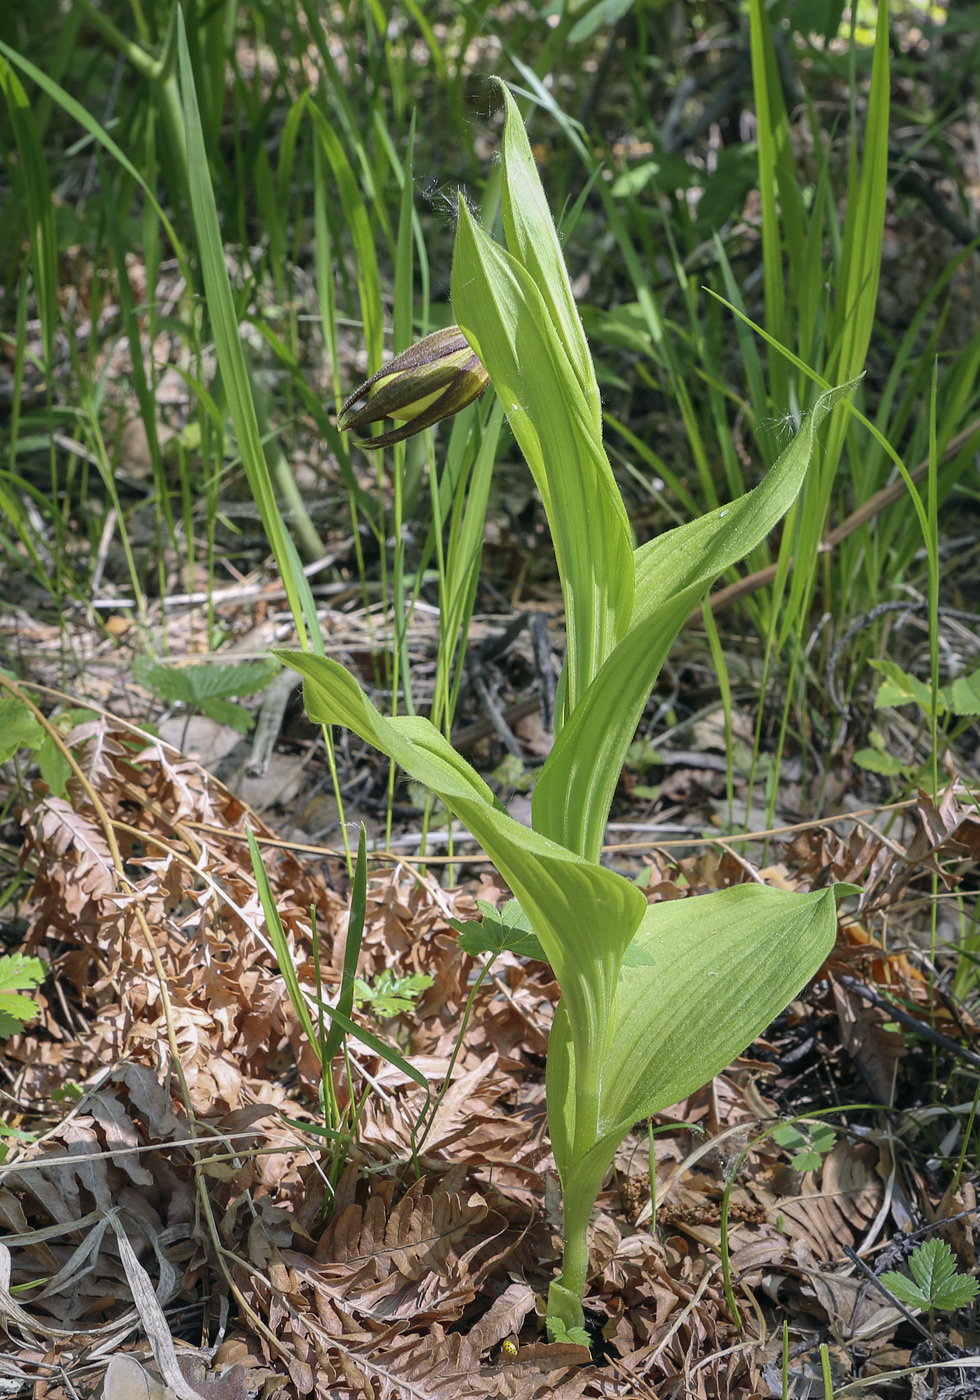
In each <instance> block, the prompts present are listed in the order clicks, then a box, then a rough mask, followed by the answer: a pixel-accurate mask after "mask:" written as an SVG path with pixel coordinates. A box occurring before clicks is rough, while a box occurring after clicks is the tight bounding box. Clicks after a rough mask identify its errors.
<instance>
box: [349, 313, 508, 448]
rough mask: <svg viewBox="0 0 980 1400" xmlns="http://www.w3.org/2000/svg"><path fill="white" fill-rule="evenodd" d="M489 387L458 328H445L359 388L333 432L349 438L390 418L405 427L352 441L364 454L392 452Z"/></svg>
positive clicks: (488, 379)
mask: <svg viewBox="0 0 980 1400" xmlns="http://www.w3.org/2000/svg"><path fill="white" fill-rule="evenodd" d="M489 383H490V376H489V374H487V372H486V370H485V369H484V367H483V364H482V363H481V361H480V359H479V356H477V355H476V354H475V353H474V352H473V350H472V349H471V347H470V343H469V341H468V340H467V339H466V336H465V335H464V334H463V332H462V331H461V330H460V328H459V326H447V327H446V329H445V330H441V331H433V333H432V334H431V335H427V336H425V338H424V339H422V340H419V341H417V342H416V343H415V344H414V345H410V346H409V347H408V349H407V350H403V351H402V352H401V354H400V355H396V356H395V358H394V359H393V360H390V361H389V362H388V364H386V365H385V366H384V368H383V369H379V370H378V372H377V374H374V375H372V376H371V378H370V379H369V380H368V381H367V382H366V383H365V384H362V385H361V387H360V388H359V389H358V390H356V392H355V393H353V394H351V396H350V398H349V399H348V400H347V402H346V403H345V404H344V406H343V408H342V409H341V410H340V416H339V418H338V419H337V426H338V427H339V428H340V429H341V430H342V431H343V432H348V431H349V430H350V429H351V428H365V427H367V426H368V425H369V424H371V423H380V422H382V421H383V420H384V419H385V418H393V419H395V420H396V421H397V422H401V423H402V424H403V425H404V426H403V427H401V428H395V429H393V430H392V431H391V432H388V433H381V434H380V435H379V436H378V437H372V438H357V439H356V441H357V445H358V446H359V447H364V448H367V449H376V448H379V447H390V446H392V444H393V443H396V442H404V440H405V439H406V438H409V437H414V436H415V434H416V433H421V432H424V430H425V429H426V428H431V427H432V425H433V423H438V422H439V421H440V420H441V419H443V418H449V417H450V416H451V415H452V414H454V413H458V412H459V411H460V409H461V408H465V407H466V406H467V404H471V403H473V401H474V400H475V399H478V398H479V397H480V395H481V394H482V393H483V391H484V389H485V388H486V387H487V385H488V384H489Z"/></svg>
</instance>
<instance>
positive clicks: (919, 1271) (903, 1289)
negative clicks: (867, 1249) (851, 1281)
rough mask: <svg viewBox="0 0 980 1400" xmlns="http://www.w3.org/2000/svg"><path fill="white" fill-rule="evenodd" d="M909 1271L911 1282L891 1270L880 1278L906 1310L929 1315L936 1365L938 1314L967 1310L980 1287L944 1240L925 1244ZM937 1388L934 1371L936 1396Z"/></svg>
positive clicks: (912, 1257) (912, 1258) (914, 1254)
mask: <svg viewBox="0 0 980 1400" xmlns="http://www.w3.org/2000/svg"><path fill="white" fill-rule="evenodd" d="M909 1268H910V1269H911V1270H912V1278H909V1277H908V1276H907V1275H906V1274H900V1273H897V1272H896V1271H895V1270H894V1269H889V1270H888V1271H887V1272H886V1273H883V1274H882V1275H881V1280H880V1281H881V1282H882V1283H883V1284H884V1286H885V1287H886V1288H887V1289H889V1290H890V1292H892V1293H893V1294H894V1295H895V1297H896V1298H897V1299H898V1301H899V1302H900V1303H904V1305H905V1306H906V1307H907V1308H920V1309H921V1310H922V1311H923V1312H925V1313H928V1314H929V1341H930V1343H931V1345H932V1360H933V1365H935V1361H936V1313H937V1312H956V1311H957V1310H958V1309H959V1308H965V1307H966V1306H967V1304H968V1303H972V1302H973V1300H974V1298H975V1297H976V1296H977V1288H978V1286H980V1285H978V1284H977V1281H976V1279H975V1278H973V1277H972V1276H971V1275H969V1274H961V1273H960V1272H959V1270H958V1269H957V1267H956V1260H955V1258H954V1257H953V1251H952V1250H951V1249H950V1247H949V1245H948V1244H947V1243H946V1241H945V1240H940V1239H931V1240H925V1241H924V1242H923V1243H922V1244H920V1245H917V1246H916V1248H915V1249H913V1251H912V1253H911V1254H910V1255H909ZM938 1388H939V1380H938V1372H937V1371H933V1377H932V1393H933V1396H935V1395H936V1393H937V1391H938Z"/></svg>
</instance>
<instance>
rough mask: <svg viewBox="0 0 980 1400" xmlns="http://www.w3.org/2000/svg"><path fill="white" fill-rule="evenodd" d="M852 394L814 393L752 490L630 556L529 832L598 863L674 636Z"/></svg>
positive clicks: (750, 542)
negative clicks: (628, 606) (625, 587)
mask: <svg viewBox="0 0 980 1400" xmlns="http://www.w3.org/2000/svg"><path fill="white" fill-rule="evenodd" d="M852 388H853V385H843V386H841V387H839V388H836V389H832V390H830V391H829V392H828V393H826V394H822V395H821V397H820V398H819V399H818V401H817V403H816V405H815V406H814V408H813V411H812V412H811V413H810V414H809V415H808V416H807V418H805V419H804V421H803V424H802V426H801V428H800V431H799V432H798V433H797V435H796V437H795V438H794V439H793V441H792V442H791V443H790V444H789V446H788V447H787V448H786V450H785V452H783V454H782V456H781V457H780V458H779V460H778V462H776V464H775V465H774V466H773V468H772V470H771V471H770V472H769V473H768V475H767V476H766V477H765V479H764V480H763V481H762V482H761V483H760V484H759V485H758V486H757V487H756V488H755V490H754V491H750V492H748V494H747V495H745V496H742V497H740V498H739V500H737V501H733V502H732V504H731V505H728V506H721V507H719V509H718V510H714V511H711V512H710V513H709V514H708V515H705V516H702V517H701V519H700V520H693V521H691V522H690V523H689V524H687V525H680V526H678V527H677V528H676V529H674V530H669V531H667V532H666V533H665V534H663V535H660V536H658V538H657V539H655V540H652V541H651V542H650V543H649V544H646V545H643V546H642V547H641V548H640V549H638V550H637V551H636V553H635V556H634V557H635V561H636V591H635V599H634V608H633V616H632V620H631V624H630V628H629V631H628V632H627V634H626V636H625V637H624V639H623V640H622V642H620V644H619V646H618V647H617V648H616V650H615V651H614V652H613V654H612V655H611V656H610V657H609V659H608V661H607V662H606V663H605V665H604V666H603V667H602V670H601V671H600V672H599V674H598V676H597V677H596V679H595V681H594V682H593V683H592V685H591V686H590V687H589V689H588V691H587V693H586V694H585V696H584V697H583V698H582V700H581V701H580V703H579V704H578V705H577V706H576V708H575V710H574V712H573V713H572V714H571V715H570V716H569V719H568V722H567V723H566V724H565V726H564V728H563V729H562V732H561V734H560V735H559V737H558V739H557V740H556V742H555V746H554V748H553V749H552V751H551V754H550V755H549V757H548V760H547V762H546V763H545V765H544V767H543V769H542V771H541V775H540V777H539V778H538V782H537V786H536V787H535V789H534V799H533V812H534V827H535V830H536V831H542V832H545V833H547V834H548V835H550V836H552V837H558V838H559V839H561V840H562V842H563V843H564V844H565V845H568V846H570V847H571V848H572V849H573V850H576V851H580V852H581V853H582V854H583V855H584V856H586V857H587V858H588V859H592V860H595V859H598V855H599V851H600V849H601V846H602V841H603V838H604V834H605V827H606V821H607V820H608V815H609V808H610V805H611V803H612V798H613V792H614V790H615V786H616V782H617V781H618V778H619V774H620V772H621V770H622V766H623V763H624V761H625V758H626V750H627V748H628V747H629V745H630V743H631V742H632V739H633V736H634V734H635V732H636V726H637V724H638V723H639V719H640V715H641V714H642V712H643V707H644V705H645V704H646V701H647V697H648V696H649V694H650V691H651V689H652V687H653V685H654V683H655V681H656V679H657V675H658V673H659V671H660V668H661V666H662V665H663V663H664V660H665V658H666V655H667V652H668V651H669V650H670V647H671V645H672V644H673V642H674V639H675V637H676V636H677V633H678V632H679V631H680V629H681V627H682V626H683V624H684V621H685V619H686V618H687V616H688V614H689V613H690V611H691V609H692V608H693V607H694V606H695V604H696V603H697V601H698V599H699V598H700V597H701V596H702V595H703V593H704V592H705V590H706V589H707V588H709V587H710V585H711V584H712V583H713V582H714V580H715V579H716V578H717V577H718V576H719V574H721V573H723V572H724V570H725V569H727V568H729V567H730V566H731V565H732V564H734V563H736V562H737V561H738V560H739V559H741V558H742V557H743V556H744V555H745V554H747V553H748V552H749V551H750V550H751V549H753V548H754V547H755V546H756V545H757V544H758V543H759V541H760V540H762V539H763V538H764V537H765V536H766V535H767V534H768V532H769V531H770V530H771V529H772V527H773V526H774V525H775V524H776V523H777V521H778V520H779V519H780V518H781V517H782V516H783V515H784V514H785V512H786V510H787V509H788V508H789V506H790V505H791V504H792V502H793V501H794V500H795V498H796V495H797V493H798V491H799V489H800V486H801V484H802V482H803V477H804V474H805V472H806V469H807V465H808V464H809V462H810V458H811V456H812V454H813V450H814V445H815V442H816V433H817V429H818V428H819V426H820V423H821V421H822V419H823V418H824V416H825V415H826V414H827V412H828V411H829V410H830V409H831V408H832V407H833V406H834V405H835V404H836V403H837V402H838V401H839V400H840V399H841V398H843V397H844V395H845V394H847V393H849V392H850V390H851V389H852Z"/></svg>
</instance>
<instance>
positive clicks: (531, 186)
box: [500, 83, 602, 441]
mask: <svg viewBox="0 0 980 1400" xmlns="http://www.w3.org/2000/svg"><path fill="white" fill-rule="evenodd" d="M500 87H501V90H502V91H503V94H504V102H505V103H506V107H507V116H506V119H505V121H504V140H503V151H502V153H501V159H502V165H503V179H502V187H501V193H502V198H503V215H504V234H505V236H506V239H507V247H508V249H509V250H510V252H511V254H512V255H513V256H514V257H515V258H516V259H517V261H518V262H519V263H520V264H521V266H522V267H523V268H524V269H525V271H526V272H529V273H530V274H531V279H532V281H533V282H534V285H535V286H536V287H537V289H538V291H539V292H540V293H541V297H542V300H543V301H544V304H545V306H546V307H547V309H548V315H549V317H550V318H551V322H552V324H553V325H554V327H555V330H556V331H557V332H558V336H559V338H560V340H561V342H562V344H563V345H564V347H565V350H566V352H567V354H568V358H569V361H570V363H571V365H572V368H573V369H574V371H575V375H576V378H577V379H578V382H579V388H580V389H581V390H582V394H583V396H584V398H585V400H586V403H587V404H588V406H589V410H590V412H591V414H592V420H593V431H594V433H595V435H596V437H597V439H599V440H600V441H601V438H602V406H601V403H600V400H599V386H598V384H597V383H596V377H595V369H594V368H593V365H592V355H591V354H590V352H589V346H588V342H587V341H586V339H585V331H584V330H583V329H582V321H581V318H580V316H579V314H578V307H577V306H576V305H575V298H574V296H573V295H572V288H571V284H570V282H569V280H568V272H567V270H566V268H565V259H564V258H563V257H562V252H561V244H560V243H559V241H558V231H557V229H556V228H555V224H554V220H553V219H552V217H551V210H550V209H549V208H548V201H547V199H546V198H545V193H544V190H543V189H542V188H541V180H540V178H539V176H538V169H537V166H536V165H535V163H534V156H533V154H532V152H531V143H530V141H528V139H527V132H526V131H525V130H524V123H523V122H522V121H521V114H520V112H519V111H518V109H517V103H516V102H515V101H514V99H513V97H512V96H511V93H510V89H509V88H508V87H506V86H505V85H504V84H503V83H501V84H500Z"/></svg>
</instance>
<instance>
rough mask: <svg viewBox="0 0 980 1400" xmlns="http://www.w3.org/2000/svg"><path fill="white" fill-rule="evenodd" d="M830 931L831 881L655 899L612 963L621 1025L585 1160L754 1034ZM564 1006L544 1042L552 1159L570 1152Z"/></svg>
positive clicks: (597, 1161) (707, 1074)
mask: <svg viewBox="0 0 980 1400" xmlns="http://www.w3.org/2000/svg"><path fill="white" fill-rule="evenodd" d="M836 930H837V914H836V898H835V893H834V890H833V889H824V890H816V891H813V892H812V893H810V894H795V893H794V894H791V893H787V892H786V891H785V890H776V889H770V888H769V887H768V886H767V885H756V884H750V885H737V886H736V887H735V888H734V889H728V890H722V891H720V892H719V893H717V894H706V895H699V896H697V897H696V898H688V899H678V900H671V901H669V902H666V903H661V904H651V905H649V906H648V908H647V910H646V913H645V914H644V916H643V919H642V921H641V923H640V926H639V928H638V929H637V931H636V933H635V935H634V936H633V939H632V942H631V943H630V945H629V947H628V948H627V950H626V956H625V957H624V959H623V965H622V969H621V971H620V982H619V1003H618V1011H617V1024H616V1029H615V1033H614V1035H613V1036H612V1037H611V1048H610V1050H609V1051H608V1052H607V1054H606V1056H605V1059H604V1061H603V1065H602V1093H601V1096H600V1102H601V1105H602V1108H601V1117H600V1120H599V1133H600V1136H599V1137H598V1139H597V1141H596V1142H595V1143H594V1144H593V1146H592V1148H591V1149H590V1152H589V1153H588V1154H587V1156H588V1158H589V1159H590V1160H585V1158H583V1159H582V1160H581V1162H575V1163H569V1164H568V1166H569V1169H570V1170H572V1169H580V1170H582V1171H583V1172H589V1171H593V1170H595V1171H599V1173H600V1176H601V1173H602V1172H604V1171H605V1170H606V1169H607V1167H608V1165H609V1162H610V1161H611V1160H612V1154H613V1153H614V1152H615V1150H616V1148H617V1146H618V1145H619V1143H620V1142H621V1141H622V1139H623V1137H624V1135H625V1134H626V1133H627V1132H628V1131H629V1129H630V1127H631V1126H632V1125H633V1124H634V1123H636V1122H638V1121H639V1120H640V1119H642V1118H647V1117H649V1116H650V1114H652V1113H658V1112H660V1110H661V1109H664V1108H668V1107H669V1106H670V1105H671V1104H674V1103H678V1102H680V1101H681V1100H682V1099H684V1098H685V1097H686V1096H687V1095H688V1094H691V1093H693V1092H694V1091H695V1090H696V1089H699V1088H700V1087H701V1085H702V1084H706V1083H707V1082H708V1080H709V1079H711V1078H712V1077H713V1076H714V1075H716V1074H718V1073H720V1071H721V1070H723V1069H724V1068H725V1066H726V1065H728V1064H730V1063H731V1061H732V1060H733V1059H735V1057H736V1056H737V1055H740V1054H741V1052H742V1051H743V1050H744V1049H745V1047H746V1046H747V1045H750V1044H751V1043H752V1041H753V1040H754V1039H755V1037H756V1036H757V1035H759V1034H760V1033H761V1032H762V1031H763V1030H765V1028H766V1026H767V1025H768V1024H769V1023H770V1021H772V1020H773V1018H774V1017H775V1016H777V1015H778V1014H779V1012H780V1011H782V1009H783V1007H784V1006H785V1005H786V1004H787V1002H789V1001H791V1000H792V998H793V997H794V996H796V994H797V993H798V992H799V991H800V989H801V987H803V986H804V985H805V983H806V982H807V981H808V980H809V978H811V977H812V976H813V975H814V974H815V973H816V972H817V971H818V969H819V968H820V965H821V963H822V962H823V961H824V959H825V958H826V957H827V955H828V953H829V952H830V950H831V948H832V947H833V945H834V938H835V935H836ZM571 1064H572V1061H571V1055H570V1047H569V1034H568V1026H567V1021H566V1018H565V1016H564V1014H563V1012H562V1009H561V1007H559V1009H558V1013H557V1015H556V1017H555V1023H554V1026H553V1028H552V1032H551V1040H550V1042H549V1046H548V1112H549V1126H550V1130H551V1137H552V1143H553V1145H554V1146H555V1156H556V1159H557V1160H559V1161H561V1157H559V1143H561V1144H562V1149H563V1150H562V1156H565V1157H566V1158H567V1154H568V1152H569V1147H568V1131H567V1126H566V1129H565V1131H564V1132H563V1131H562V1125H561V1122H560V1117H559V1113H558V1111H557V1110H558V1109H559V1108H560V1106H561V1105H564V1106H565V1118H566V1125H567V1121H568V1119H569V1117H570V1116H571V1115H573V1113H574V1093H575V1084H574V1077H573V1076H572V1075H571V1073H570V1070H571Z"/></svg>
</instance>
